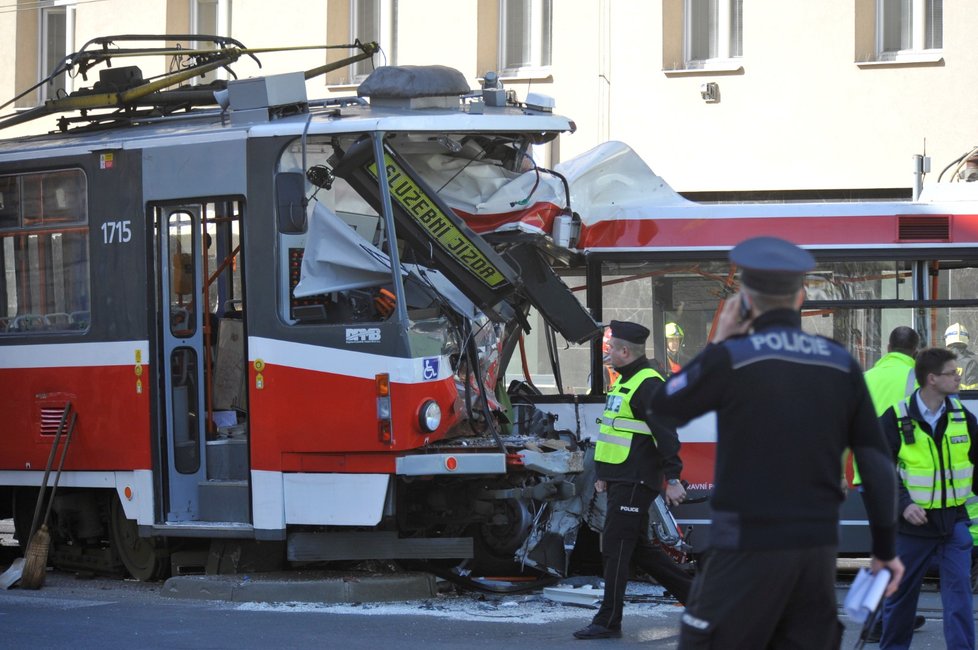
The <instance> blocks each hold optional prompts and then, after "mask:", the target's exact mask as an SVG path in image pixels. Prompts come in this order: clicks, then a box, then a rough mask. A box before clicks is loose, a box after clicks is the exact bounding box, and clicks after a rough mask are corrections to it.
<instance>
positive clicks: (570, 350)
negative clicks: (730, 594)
mask: <svg viewBox="0 0 978 650" xmlns="http://www.w3.org/2000/svg"><path fill="white" fill-rule="evenodd" d="M974 154H975V151H974V150H972V151H968V152H966V153H965V154H964V155H963V156H962V157H961V158H959V159H958V160H957V161H954V163H952V165H949V166H948V168H947V169H945V171H944V173H943V178H942V179H941V182H937V181H936V180H935V181H934V182H932V183H927V184H924V186H923V190H922V192H920V194H919V196H918V197H916V198H915V199H914V200H911V199H910V198H909V197H908V198H907V199H906V200H839V201H819V202H799V201H794V202H789V201H770V202H746V203H745V202H715V203H698V202H693V201H689V200H686V199H684V198H683V197H682V196H680V195H678V194H677V193H675V192H674V191H673V190H672V189H671V188H669V186H668V185H667V184H666V183H665V182H664V181H663V180H662V179H661V178H659V177H657V176H656V175H655V174H654V173H653V172H652V171H651V170H649V168H648V167H647V166H646V165H645V164H644V163H642V161H641V160H639V159H638V157H637V156H636V155H635V154H634V153H633V152H632V151H631V150H629V149H628V148H627V147H626V146H624V145H621V144H617V143H607V144H605V145H601V146H599V147H597V148H596V149H594V150H593V151H591V152H590V153H589V154H585V155H584V156H581V157H580V158H579V159H577V160H575V161H571V162H570V163H568V164H567V165H566V166H558V169H560V170H561V171H562V172H563V173H564V174H566V175H567V177H568V178H569V179H570V180H571V198H572V207H573V209H574V211H575V212H577V213H579V214H580V215H581V220H582V223H581V231H580V234H579V238H578V241H577V244H576V248H577V250H579V251H580V252H581V253H582V254H583V260H584V264H582V265H581V266H579V267H576V268H575V269H573V273H574V274H575V275H574V277H568V276H567V275H565V280H566V282H567V284H568V285H570V286H571V287H573V288H574V289H575V290H576V291H578V292H579V294H581V300H582V301H584V302H586V304H587V305H588V306H589V308H590V309H591V311H592V313H593V314H594V315H595V317H596V318H598V319H599V320H601V321H602V322H608V321H610V320H611V319H629V320H636V321H639V322H641V323H643V324H645V325H646V326H647V327H649V329H650V330H651V331H652V332H653V335H652V336H651V337H650V340H649V350H648V353H649V356H650V357H652V358H655V359H656V360H657V361H658V363H659V365H660V366H661V367H662V368H664V369H667V368H668V367H669V364H668V359H667V341H666V337H665V330H666V325H667V324H670V323H675V324H677V325H679V327H680V328H681V330H682V331H683V334H684V336H683V338H682V342H681V347H680V348H679V349H678V363H679V364H680V365H682V363H683V362H684V361H688V360H689V359H690V358H692V356H694V355H695V354H696V353H697V352H698V351H699V350H700V349H702V348H703V346H704V345H705V344H706V343H707V341H708V340H709V338H710V333H711V331H712V330H713V328H714V326H715V323H716V319H717V314H718V313H719V310H720V308H721V307H722V304H723V301H724V300H725V298H726V297H727V296H730V295H731V294H733V293H734V292H735V291H737V289H738V284H737V278H736V275H735V270H734V269H731V268H730V265H729V264H728V262H727V252H728V251H729V250H730V248H732V247H733V246H734V245H736V244H737V243H738V242H740V241H742V240H744V239H747V238H749V237H754V236H759V235H771V236H778V237H782V238H784V239H787V240H790V241H792V242H795V243H797V244H798V245H800V246H802V247H804V248H806V249H808V250H810V251H811V252H812V253H813V254H814V256H815V258H816V259H817V261H818V267H817V268H816V270H815V271H813V272H812V273H810V274H809V275H808V277H807V279H806V283H805V286H806V289H807V299H806V301H805V303H804V305H803V307H802V311H803V327H804V329H805V330H806V331H809V332H812V333H817V334H821V335H824V336H827V337H830V338H833V339H835V340H837V341H839V342H841V343H842V344H843V345H845V346H846V347H847V348H848V349H849V350H850V352H851V353H852V354H853V356H854V357H855V358H856V359H857V360H858V361H859V362H860V363H861V364H862V365H863V367H864V368H866V369H868V368H870V367H872V366H873V364H874V363H875V362H876V361H877V360H878V359H879V358H880V357H881V356H883V355H885V354H886V352H887V350H886V347H887V340H888V337H889V333H890V331H891V330H892V329H893V328H894V327H897V326H899V325H909V326H911V327H914V328H915V329H916V330H917V331H918V332H919V333H920V334H921V340H922V341H923V342H924V343H925V344H926V345H928V346H943V345H945V338H944V335H945V331H946V330H947V328H948V327H950V326H953V325H958V326H959V327H957V328H955V329H960V330H961V331H966V332H970V333H972V334H974V335H978V182H971V181H974V180H975V176H974V175H969V171H970V170H971V167H972V166H973V162H974V161H973V156H974ZM955 165H956V167H955ZM586 179H593V180H596V181H597V183H596V184H594V183H591V184H590V185H587V184H586V183H585V182H584V181H585V180H586ZM585 186H587V187H589V189H588V191H586V192H585V191H576V190H577V189H581V188H583V187H585ZM908 194H909V192H908ZM965 336H967V335H965ZM955 340H958V339H955ZM962 342H963V340H962ZM599 345H600V343H593V344H588V345H587V346H575V345H572V344H559V345H556V346H554V347H553V350H555V351H556V352H555V353H554V355H553V356H554V357H555V358H556V360H557V363H556V364H547V366H550V365H552V366H553V367H557V368H559V376H557V377H553V378H552V376H551V375H549V374H548V375H547V377H546V379H545V380H542V381H541V380H539V379H538V380H537V381H536V385H537V386H538V387H540V388H541V392H542V393H550V394H547V395H542V396H540V397H537V398H536V399H535V403H537V404H540V405H541V406H542V405H544V404H549V406H547V407H546V408H550V409H551V410H552V411H553V412H555V413H560V421H561V422H575V423H578V424H580V429H579V433H580V435H581V436H582V437H585V438H587V437H591V436H593V435H594V430H595V426H594V425H593V424H592V423H593V422H594V421H595V417H597V416H598V415H600V410H601V399H600V397H581V396H580V395H582V394H584V393H589V394H590V395H591V396H595V395H598V394H600V393H601V392H602V391H603V389H604V387H603V376H604V375H605V373H604V372H603V371H602V360H601V354H600V350H599ZM976 345H978V343H976ZM976 345H973V346H972V347H976ZM959 347H960V346H959ZM964 354H966V355H967V354H970V353H969V352H964ZM541 356H542V355H541ZM529 367H530V369H531V370H532V369H533V364H532V360H531V363H530V364H529ZM509 372H510V376H511V377H514V378H519V377H520V374H521V372H522V368H519V367H516V366H513V365H511V366H510V370H509ZM547 372H548V373H550V372H551V371H549V370H548V371H547ZM560 388H562V389H563V391H564V392H565V393H574V394H575V395H576V396H575V397H574V398H572V399H568V398H567V397H563V398H562V397H561V396H560V395H558V393H560V392H561V391H560ZM975 389H978V385H975V384H974V380H970V379H968V378H967V377H966V378H965V380H964V381H963V383H962V394H961V397H962V399H963V401H964V402H965V404H966V405H968V406H971V407H978V401H976V400H978V393H976V392H975ZM680 437H681V440H682V445H683V447H682V456H683V460H684V463H685V469H684V472H683V478H684V479H685V480H687V481H688V482H689V483H690V489H691V491H692V494H691V496H696V495H697V494H699V495H704V494H708V493H709V490H710V489H711V487H712V480H713V463H714V451H715V442H716V431H715V418H714V417H713V416H712V414H711V415H707V416H705V417H703V418H701V419H699V420H696V421H694V422H691V423H689V425H688V426H686V427H684V428H682V429H681V430H680ZM759 453H762V452H761V451H760V450H759ZM849 471H850V474H849V478H850V479H851V468H850V470H849ZM767 488H768V489H770V490H777V489H778V486H777V485H771V486H767ZM677 517H678V518H679V520H680V523H681V524H684V525H686V526H690V525H692V526H695V525H697V524H702V523H705V522H707V521H708V520H709V509H708V506H707V505H685V506H682V507H680V508H679V509H678V511H677ZM842 519H843V521H842V532H843V534H842V551H843V552H853V553H857V552H867V551H868V548H869V546H868V540H869V538H868V531H867V528H866V517H865V513H864V511H863V509H862V505H861V502H860V500H859V498H858V495H856V494H855V492H854V491H850V494H849V495H848V497H847V499H846V502H845V506H844V509H843V511H842ZM705 535H706V530H705V529H704V530H703V531H697V532H696V534H694V535H693V536H692V539H691V541H692V543H693V544H694V546H695V545H698V544H700V543H702V542H703V541H705V539H706V537H705Z"/></svg>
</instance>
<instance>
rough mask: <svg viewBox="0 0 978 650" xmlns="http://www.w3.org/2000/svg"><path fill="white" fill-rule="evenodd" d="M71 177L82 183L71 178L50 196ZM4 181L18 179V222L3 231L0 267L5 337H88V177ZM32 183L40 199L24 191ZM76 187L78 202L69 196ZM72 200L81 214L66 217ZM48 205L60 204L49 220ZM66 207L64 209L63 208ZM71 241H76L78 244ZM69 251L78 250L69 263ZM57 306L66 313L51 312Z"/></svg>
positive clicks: (0, 332) (74, 170)
mask: <svg viewBox="0 0 978 650" xmlns="http://www.w3.org/2000/svg"><path fill="white" fill-rule="evenodd" d="M66 174H77V178H76V179H74V181H72V179H70V178H68V179H66V181H65V182H66V183H67V184H66V185H64V186H61V185H60V184H58V183H55V184H54V191H53V193H51V194H50V195H49V194H47V190H46V189H45V183H46V182H49V181H51V180H54V179H56V178H57V177H58V175H66ZM2 178H13V179H15V184H16V195H15V206H16V208H15V210H16V214H15V215H12V216H13V217H14V219H13V220H11V219H9V217H10V216H11V215H9V214H8V215H7V216H8V219H7V221H8V223H5V224H4V225H3V226H0V266H2V267H3V273H4V278H3V282H4V286H3V287H2V288H0V295H2V296H3V297H4V300H5V302H6V304H4V305H3V310H2V312H0V319H2V321H3V327H0V336H37V335H51V334H55V335H57V334H66V333H71V334H82V333H84V332H87V331H88V330H89V329H90V327H91V308H92V304H91V295H92V273H91V242H90V240H89V211H88V174H87V173H86V172H85V170H84V169H81V168H78V167H65V168H59V169H49V170H38V171H32V172H21V173H12V174H3V175H2ZM28 180H29V181H30V182H31V185H30V188H29V189H30V190H35V191H36V192H37V196H34V197H31V196H30V195H29V193H28V191H27V188H25V185H26V184H27V182H28ZM71 182H74V183H76V184H77V189H80V190H81V191H80V192H78V193H77V194H76V195H75V196H74V197H72V196H71V195H69V194H67V193H65V192H64V190H65V189H66V188H67V187H68V184H70V183H71ZM32 193H33V192H32ZM72 198H74V204H75V209H76V210H77V213H76V214H75V215H74V216H72V215H65V214H63V212H64V210H66V209H69V207H70V206H68V205H67V204H68V201H69V200H70V199H72ZM48 201H53V202H54V203H55V205H54V209H53V211H52V212H53V214H52V215H51V216H50V217H48V216H47V214H46V213H47V211H48V208H49V206H48ZM62 202H65V205H64V206H62V205H60V203H62ZM28 213H30V214H28ZM28 216H30V220H28ZM67 237H74V238H75V241H74V242H72V241H70V240H69V239H67ZM69 246H70V247H73V248H74V253H75V255H76V256H77V257H76V259H74V260H73V261H71V260H69V261H68V262H65V257H66V251H68V250H69V248H68V247H69ZM7 255H12V259H10V260H7V259H6V258H7ZM23 256H27V259H26V260H25V259H24V258H23ZM59 260H60V264H59V263H58V262H59ZM74 264H83V265H84V268H83V269H75V268H71V267H72V265H74ZM48 276H50V277H48ZM69 289H71V290H72V292H71V294H70V295H69ZM11 300H13V303H11ZM55 303H57V304H55ZM52 306H54V307H60V308H61V309H60V310H59V309H55V310H53V311H51V310H50V307H52ZM11 307H13V308H14V309H13V311H14V313H11ZM54 316H57V317H58V318H57V320H56V321H55V320H51V317H54ZM60 321H64V323H63V324H60ZM17 323H25V324H26V325H24V326H23V328H22V329H21V328H20V327H18V329H10V327H11V326H12V325H17ZM35 324H36V325H40V326H41V327H36V326H35Z"/></svg>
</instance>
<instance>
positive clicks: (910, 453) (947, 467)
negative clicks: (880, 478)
mask: <svg viewBox="0 0 978 650" xmlns="http://www.w3.org/2000/svg"><path fill="white" fill-rule="evenodd" d="M911 399H914V398H913V397H908V398H907V399H905V400H904V401H902V402H900V404H899V412H900V418H899V424H900V429H901V437H902V440H901V442H900V451H899V453H898V454H897V471H898V473H899V474H900V479H901V480H902V481H903V484H904V486H906V488H907V491H908V492H909V493H910V498H911V499H913V502H914V503H916V504H917V505H918V506H920V507H921V508H925V509H927V508H950V507H953V506H960V505H963V504H964V503H965V502H966V501H967V500H968V497H970V496H971V494H972V492H971V479H972V475H973V474H974V467H973V466H972V464H971V460H970V459H969V458H968V451H969V450H970V449H971V436H970V435H969V434H968V423H967V420H966V419H965V416H964V409H963V407H962V406H961V402H960V401H958V399H957V398H955V397H952V398H951V407H952V408H951V409H949V410H948V412H947V419H948V420H947V428H946V429H945V430H944V436H943V438H942V439H941V448H940V449H938V448H937V445H936V444H935V442H934V439H933V438H932V437H931V436H929V435H928V434H927V433H925V432H924V430H923V429H921V428H920V424H919V423H918V422H917V421H916V420H914V419H913V418H911V417H910V416H909V415H908V409H909V407H910V400H911Z"/></svg>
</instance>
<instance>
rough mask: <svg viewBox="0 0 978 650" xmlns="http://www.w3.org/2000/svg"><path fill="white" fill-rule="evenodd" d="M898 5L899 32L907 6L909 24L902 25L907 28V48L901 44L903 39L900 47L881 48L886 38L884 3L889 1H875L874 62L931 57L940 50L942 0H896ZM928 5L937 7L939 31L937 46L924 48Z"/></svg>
mask: <svg viewBox="0 0 978 650" xmlns="http://www.w3.org/2000/svg"><path fill="white" fill-rule="evenodd" d="M899 1H900V4H901V7H900V18H901V20H900V24H901V31H902V29H903V23H904V20H903V19H904V13H903V12H904V10H905V9H908V10H909V11H908V14H907V16H906V17H907V19H909V22H910V24H909V26H908V27H907V28H906V29H907V31H908V34H907V37H908V40H909V43H908V47H903V42H902V39H901V47H900V48H899V49H889V50H888V49H885V48H886V41H887V25H886V22H887V20H886V19H887V13H888V12H887V5H888V4H890V0H876V58H877V60H878V61H885V62H897V63H899V62H902V61H910V62H913V61H919V60H920V59H921V57H928V56H934V55H937V54H939V53H941V52H942V50H943V48H944V0H899ZM928 5H930V7H934V6H939V7H940V16H941V26H940V29H941V33H940V46H939V47H927V41H928V38H929V35H928V32H929V31H930V27H931V25H930V21H929V18H928V8H929V7H928Z"/></svg>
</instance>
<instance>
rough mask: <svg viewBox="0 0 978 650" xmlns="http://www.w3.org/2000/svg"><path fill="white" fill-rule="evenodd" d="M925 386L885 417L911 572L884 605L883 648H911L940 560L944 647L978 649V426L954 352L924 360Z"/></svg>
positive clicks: (918, 371) (925, 354) (900, 540)
mask: <svg viewBox="0 0 978 650" xmlns="http://www.w3.org/2000/svg"><path fill="white" fill-rule="evenodd" d="M914 374H915V375H916V378H917V383H918V384H919V385H920V388H919V389H917V390H916V391H914V393H913V394H912V395H911V396H910V397H908V398H907V399H905V400H904V401H902V402H899V403H898V404H896V405H894V406H892V407H891V408H890V409H888V410H887V411H886V412H885V413H884V414H883V415H882V416H881V417H880V422H881V424H882V425H883V433H884V434H885V435H886V438H887V441H888V442H889V444H890V448H891V450H892V454H893V459H894V461H895V462H896V466H897V474H898V475H899V477H900V485H899V493H898V499H899V503H898V505H897V511H898V512H900V513H901V517H900V519H899V523H898V529H897V540H896V547H897V553H898V555H899V556H900V558H901V560H903V564H904V567H905V570H906V573H905V575H904V580H903V582H902V583H901V584H900V587H899V589H897V591H896V593H895V594H893V595H892V596H891V597H890V598H888V599H887V600H886V602H885V604H884V606H883V636H882V637H881V639H880V648H884V649H889V648H909V647H910V642H911V639H912V637H913V622H914V614H915V613H916V611H917V600H918V598H919V596H920V586H921V583H922V582H923V579H924V575H925V574H926V573H927V569H928V567H929V565H930V564H931V561H932V560H934V561H936V562H937V563H938V565H939V566H940V572H941V604H942V605H943V607H944V642H945V644H946V645H947V647H948V648H951V649H957V648H961V649H965V648H967V649H968V650H971V649H973V648H974V647H975V622H974V618H973V617H972V595H971V584H970V575H971V547H972V539H971V534H970V532H969V531H968V513H967V511H966V510H965V502H966V501H967V500H968V499H969V498H970V497H971V496H972V495H973V494H974V472H975V464H976V462H978V449H976V445H975V444H974V443H973V442H972V441H974V440H976V435H978V422H976V420H975V417H974V415H972V414H971V413H969V412H968V411H967V410H966V409H965V408H964V406H962V405H961V400H959V399H958V397H957V392H958V391H959V390H960V384H961V375H959V374H958V364H957V360H956V358H955V355H954V352H953V351H951V350H947V349H944V348H929V349H927V350H923V351H922V352H920V353H919V354H918V355H917V360H916V363H915V365H914Z"/></svg>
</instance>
